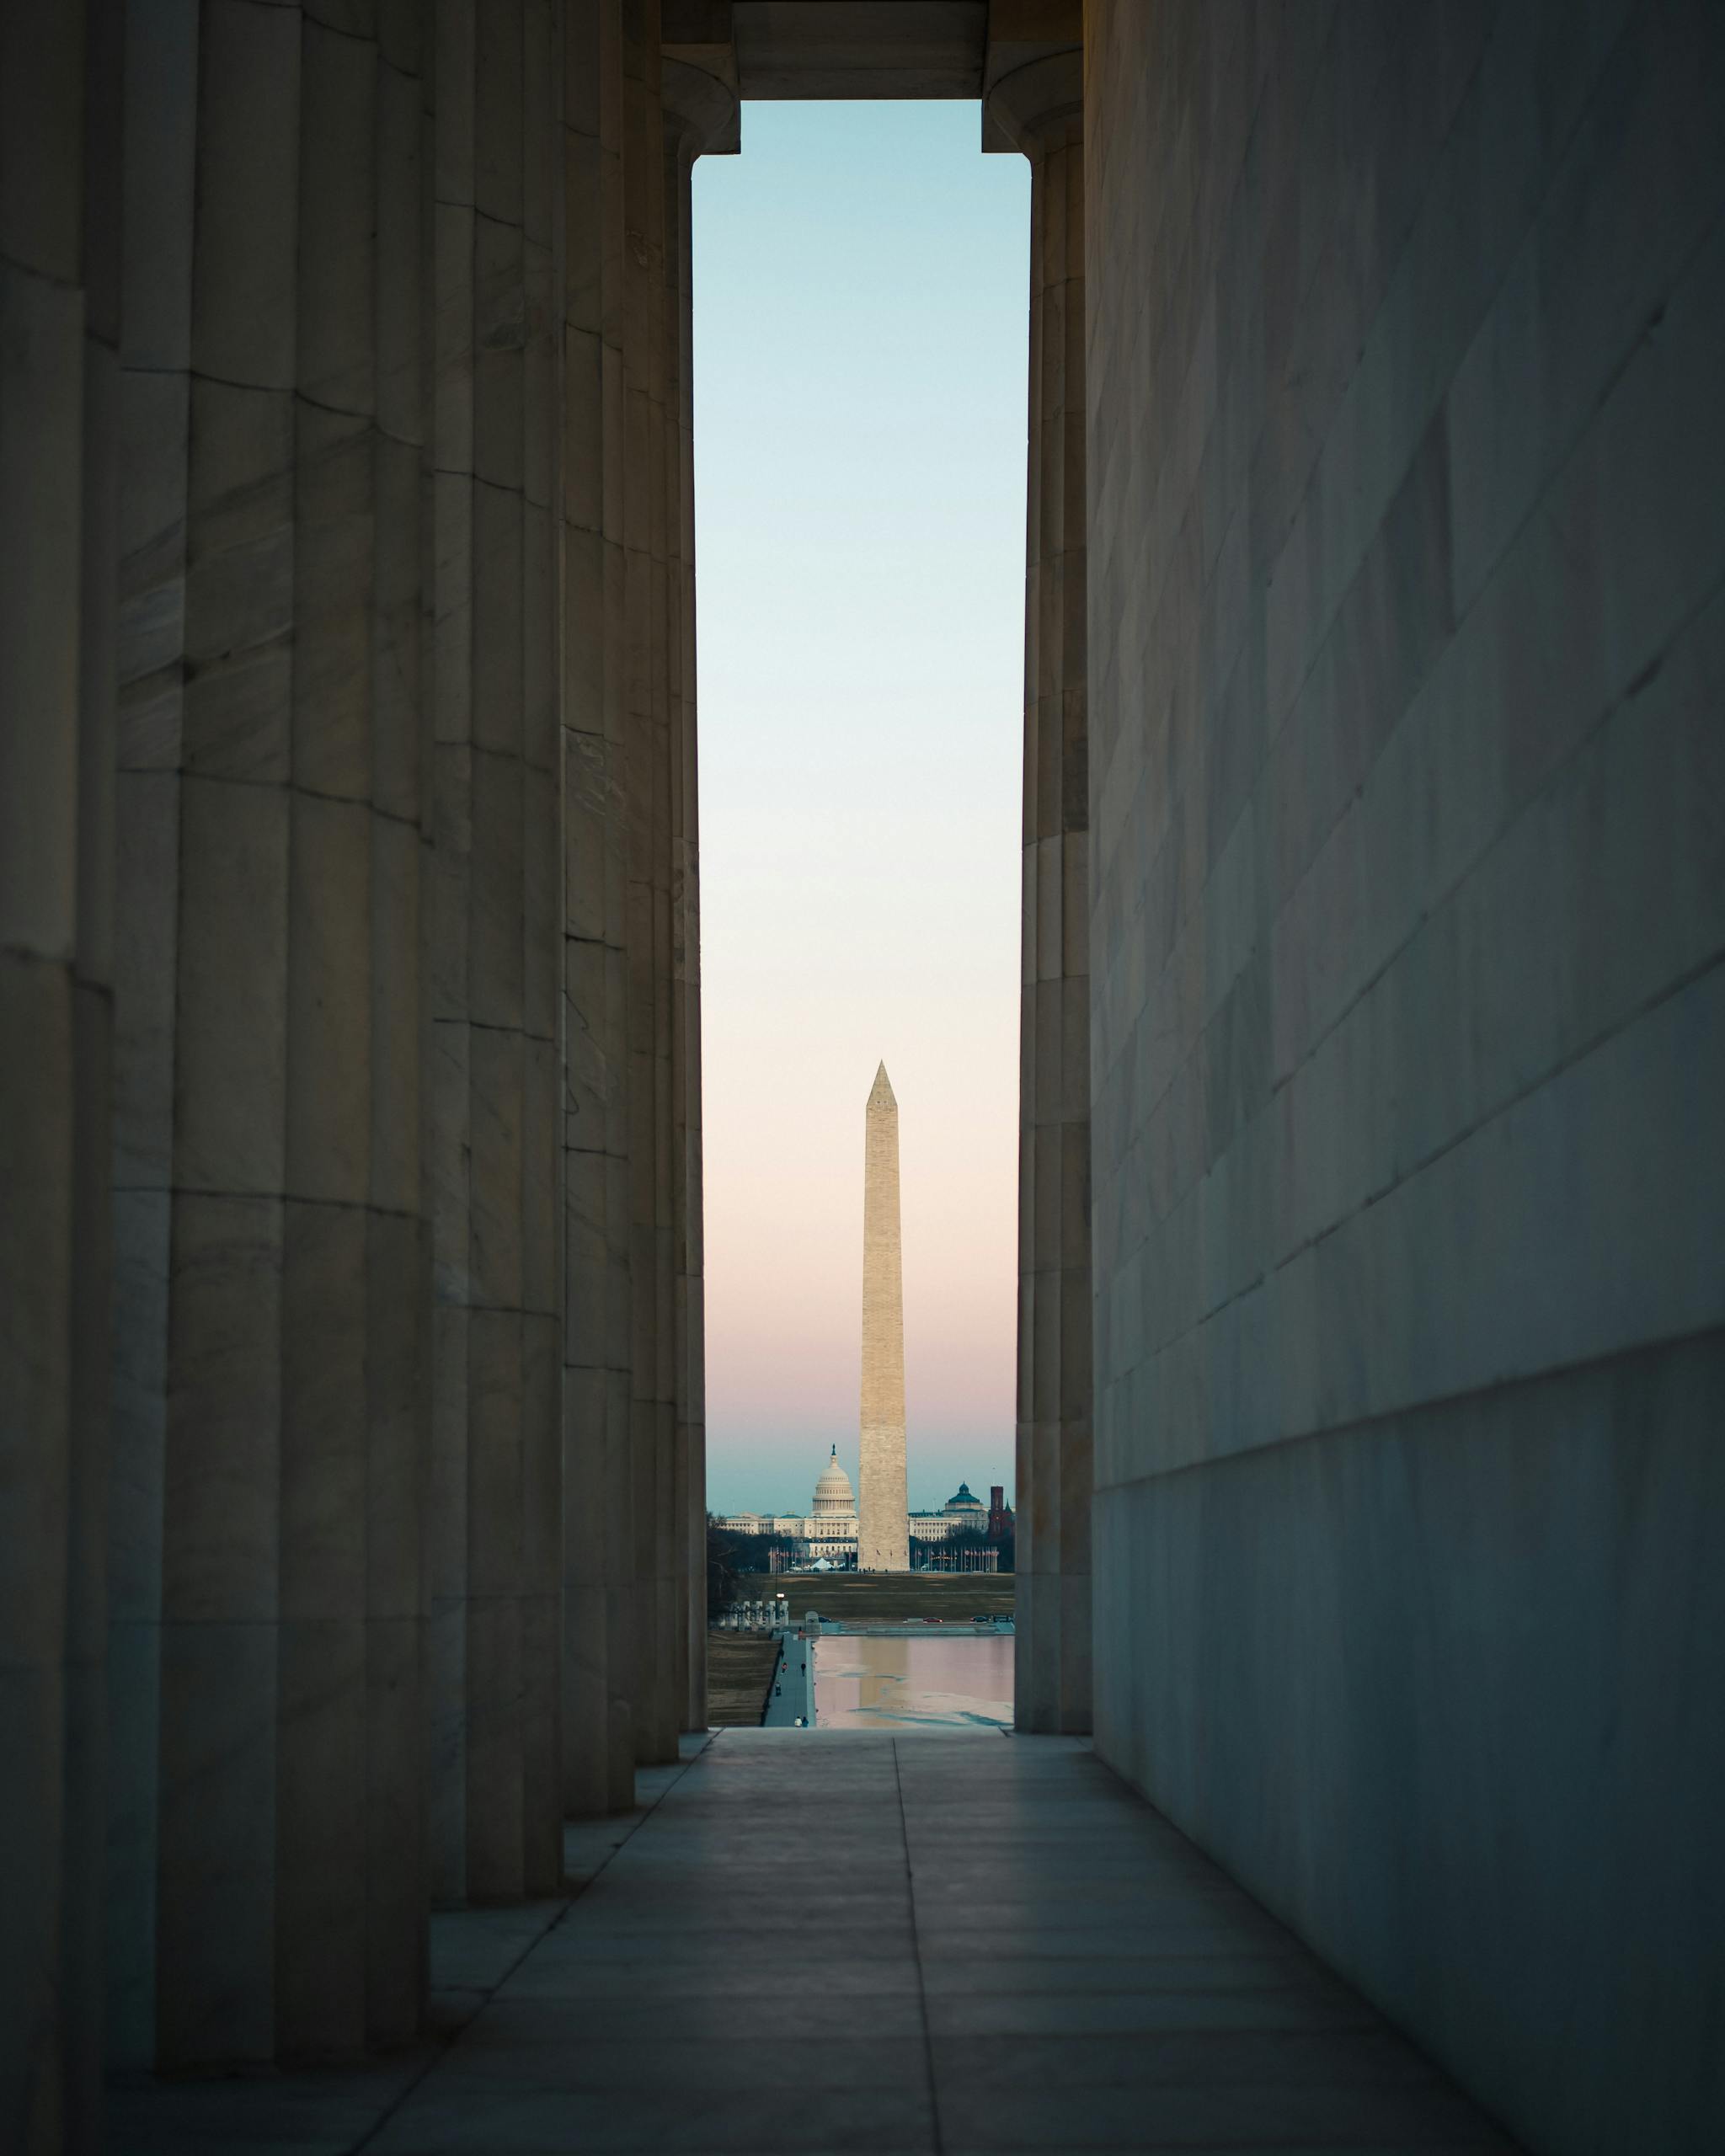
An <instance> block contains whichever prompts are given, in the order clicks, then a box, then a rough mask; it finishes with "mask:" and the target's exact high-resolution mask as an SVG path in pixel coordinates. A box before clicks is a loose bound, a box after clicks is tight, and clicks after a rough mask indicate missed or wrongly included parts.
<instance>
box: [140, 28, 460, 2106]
mask: <svg viewBox="0 0 1725 2156" xmlns="http://www.w3.org/2000/svg"><path fill="white" fill-rule="evenodd" d="M418 33H419V18H418V14H417V11H415V10H414V9H412V8H399V7H392V8H382V9H380V10H379V11H378V13H377V18H376V20H375V22H373V21H371V20H370V19H367V20H366V22H365V23H364V24H360V25H356V24H355V23H353V22H351V21H350V20H349V19H348V11H346V10H335V9H326V8H322V7H318V6H312V5H307V7H305V8H290V7H280V8H257V7H254V6H250V5H248V4H246V0H202V4H201V5H194V4H191V3H190V0H187V4H184V5H181V6H178V7H176V6H172V5H164V4H144V0H133V4H132V5H131V8H130V11H129V15H128V24H127V83H128V100H127V125H126V157H127V175H126V177H127V188H126V195H127V201H128V205H129V208H130V216H129V221H128V227H127V232H126V276H125V302H124V307H123V311H122V352H123V360H124V406H123V411H124V453H125V467H124V482H123V487H122V493H121V526H122V536H121V543H120V567H121V600H122V616H121V638H120V683H121V696H120V702H121V710H120V778H119V831H120V847H119V851H120V905H119V920H120V945H119V952H118V961H117V979H118V990H119V995H118V1053H117V1059H116V1096H117V1097H116V1118H115V1183H116V1191H115V1231H116V1251H117V1260H118V1272H119V1282H120V1296H119V1301H118V1311H117V1326H116V1342H115V1481H114V1493H115V1494H114V1513H113V1529H112V1534H111V1540H110V1578H111V1583H112V1609H111V1617H112V1646H111V1672H112V1677H111V1685H110V1692H111V1698H112V1706H113V1719H112V1729H113V1746H112V1748H113V1753H114V1774H113V1804H112V1824H111V1829H110V1864H109V1882H110V1887H109V1892H110V1929H111V1935H112V1942H113V1943H112V1948H111V1954H110V1961H111V1998H112V2000H113V2023H114V2045H113V2049H114V2053H115V2057H116V2058H118V2059H119V2060H120V2061H121V2062H122V2063H128V2064H140V2063H148V2062H149V2061H150V2060H152V2059H153V2060H154V2061H155V2062H156V2063H159V2064H162V2065H165V2066H175V2065H182V2064H193V2063H245V2062H248V2061H265V2060H270V2059H273V2058H279V2057H308V2056H309V2057H329V2056H343V2055H348V2054H351V2053H354V2052H358V2051H360V2049H362V2048H364V2047H366V2046H367V2045H371V2044H384V2043H391V2042H398V2041H407V2040H409V2039H410V2038H411V2037H412V2036H413V2035H414V2032H415V2031H416V2030H417V2027H418V2024H419V2013H420V2010H421V2005H422V2001H423V1997H424V1990H425V1885H424V1867H423V1837H422V1833H421V1828H420V1822H421V1817H422V1806H423V1801H424V1778H423V1739H422V1728H423V1724H422V1718H421V1706H420V1699H419V1662H420V1652H421V1611H422V1580H421V1547H422V1544H421V1535H422V1510H421V1503H422V1498H421V1492H422V1481H423V1463H424V1458H425V1385H424V1382H423V1376H422V1372H423V1368H424V1364H425V1331H426V1326H425V1278H426V1275H425V1261H424V1257H423V1251H424V1247H425V1230H424V1226H423V1219H422V1214H421V1189H420V1150H419V1121H420V1109H419V1097H420V1096H419V1070H420V1062H421V1051H420V1001H419V980H420V952H421V931H420V921H419V879H420V854H421V850H422V848H421V830H420V821H421V813H422V802H421V792H420V775H421V762H422V757H421V742H420V726H421V718H420V714H421V710H422V702H421V698H420V695H419V681H418V665H417V662H418V654H419V632H418V619H419V584H420V566H419V563H420V549H421V530H420V517H419V509H420V492H421V489H420V482H419V459H420V435H421V413H422V400H421V393H420V386H419V349H420V337H419V321H420V314H421V305H422V299H421V280H420V260H421V248H420V241H419V234H420V208H419V205H420V189H421V178H420V164H419V142H420V121H419V106H420V89H419V80H418V77H419V69H420V64H421V54H420V51H419V34H418ZM308 146H310V147H309V148H308ZM313 150H314V152H315V154H312V151H313Z"/></svg>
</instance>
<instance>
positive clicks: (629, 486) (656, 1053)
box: [622, 0, 682, 1764]
mask: <svg viewBox="0 0 1725 2156" xmlns="http://www.w3.org/2000/svg"><path fill="white" fill-rule="evenodd" d="M622 70H623V133H622V179H623V223H624V232H623V263H622V277H623V284H622V293H623V307H622V332H623V346H622V355H623V396H624V423H623V443H622V451H623V466H622V474H623V476H622V486H623V607H624V623H625V637H624V674H623V684H624V704H625V719H626V723H627V728H628V750H627V771H628V931H627V933H628V1118H629V1186H630V1220H631V1236H630V1260H631V1262H630V1273H631V1283H632V1284H631V1312H630V1315H631V1331H632V1335H633V1339H632V1365H633V1391H632V1394H631V1403H632V1404H631V1434H630V1449H631V1454H632V1458H633V1471H634V1549H635V1598H636V1634H635V1672H636V1675H635V1702H634V1704H635V1756H636V1758H637V1759H638V1761H639V1762H641V1763H642V1764H649V1763H651V1762H654V1761H660V1760H666V1759H673V1758H676V1741H677V1732H678V1730H679V1728H680V1726H681V1720H682V1702H681V1697H680V1695H679V1691H678V1687H677V1681H676V1669H677V1641H678V1635H679V1626H678V1622H677V1593H676V1582H677V1570H676V1556H675V1552H676V1546H677V1541H678V1538H677V1536H676V1534H675V1533H674V1530H673V1513H674V1504H675V1492H674V1484H675V1450H676V1367H675V1357H676V1317H675V1312H676V1273H675V1265H674V1257H675V1252H674V1247H673V1239H674V1232H675V1230H674V1219H673V1174H672V1129H671V975H672V958H671V950H672V939H671V774H672V760H671V682H670V651H669V613H668V606H669V594H670V515H669V497H668V493H667V485H666V477H665V473H666V462H667V454H666V452H667V440H666V416H665V254H664V250H665V159H664V135H663V121H662V118H661V111H660V46H659V8H658V5H657V0H644V4H642V5H640V6H639V7H631V8H626V9H625V11H624V17H623V44H622Z"/></svg>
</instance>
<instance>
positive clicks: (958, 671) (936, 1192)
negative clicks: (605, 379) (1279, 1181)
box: [694, 104, 1030, 1509]
mask: <svg viewBox="0 0 1725 2156" xmlns="http://www.w3.org/2000/svg"><path fill="white" fill-rule="evenodd" d="M979 137H980V119H979V114H978V109H977V108H976V106H975V105H974V104H819V105H812V104H811V105H803V104H748V105H745V107H744V111H743V152H742V154H741V156H740V157H706V158H702V160H701V161H700V163H698V164H697V166H696V168H695V177H694V308H695V314H694V371H695V442H696V516H697V563H698V579H699V584H698V602H697V603H698V607H699V663H700V684H699V687H700V725H701V804H702V805H701V814H702V831H701V842H702V965H703V1017H704V1026H705V1042H704V1055H705V1098H704V1103H703V1106H704V1114H705V1139H706V1162H707V1321H708V1493H709V1500H710V1502H712V1503H713V1504H714V1505H715V1506H716V1507H719V1508H734V1507H740V1506H749V1507H751V1508H754V1507H760V1508H766V1507H772V1508H798V1509H800V1508H803V1507H804V1506H805V1505H806V1504H807V1502H808V1501H809V1492H810V1491H811V1490H812V1488H813V1486H814V1477H815V1476H816V1474H817V1473H818V1472H819V1470H820V1466H821V1465H822V1464H823V1462H824V1461H825V1457H826V1453H827V1448H828V1446H829V1445H830V1444H835V1443H836V1444H837V1445H838V1449H839V1457H840V1459H841V1460H842V1461H844V1463H845V1465H846V1467H847V1469H848V1470H849V1471H850V1472H851V1474H852V1476H853V1478H854V1476H855V1474H856V1470H857V1381H858V1356H859V1345H858V1342H859V1331H860V1297H861V1280H862V1256H861V1241H862V1211H863V1184H862V1162H863V1102H864V1101H865V1099H866V1098H867V1097H868V1088H869V1086H870V1084H871V1083H872V1082H873V1076H874V1070H875V1065H876V1064H877V1062H879V1060H880V1059H882V1058H883V1057H884V1059H885V1061H886V1064H887V1067H888V1070H889V1072H890V1073H891V1075H892V1081H893V1085H894V1088H895V1091H896V1092H897V1095H898V1098H899V1104H900V1155H901V1163H900V1173H901V1182H902V1192H903V1219H904V1235H905V1385H906V1395H907V1410H908V1421H909V1428H910V1437H909V1448H910V1449H909V1463H910V1477H911V1502H912V1503H913V1504H914V1505H921V1504H933V1503H937V1502H939V1501H940V1500H941V1499H943V1498H944V1497H947V1496H948V1495H949V1494H950V1493H951V1492H952V1491H953V1488H954V1487H955V1486H956V1485H957V1482H958V1481H959V1478H960V1476H964V1477H967V1478H968V1479H969V1481H970V1483H971V1484H972V1486H974V1487H979V1488H984V1489H985V1486H986V1485H987V1484H988V1483H989V1482H991V1481H1002V1482H1005V1483H1007V1485H1008V1486H1009V1487H1010V1485H1011V1482H1012V1413H1013V1401H1012V1394H1013V1374H1012V1373H1013V1359H1014V1328H1015V1315H1014V1312H1015V1298H1016V1286H1015V1271H1016V1259H1015V1254H1014V1248H1013V1240H1014V1235H1015V1232H1016V1230H1015V1221H1016V1206H1017V1199H1016V1175H1017V1028H1018V1003H1017V969H1018V890H1019V786H1020V772H1019V763H1020V757H1021V753H1022V750H1021V743H1022V737H1023V716H1022V706H1023V579H1024V456H1025V409H1026V352H1027V330H1028V318H1027V309H1028V275H1029V268H1028V263H1029V196H1030V181H1029V169H1028V166H1027V165H1025V163H1023V160H1022V159H1020V158H1018V157H984V156H983V155H982V154H981V153H980V150H979V148H978V147H977V146H978V141H979Z"/></svg>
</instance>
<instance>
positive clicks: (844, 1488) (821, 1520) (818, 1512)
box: [804, 1445, 857, 1559]
mask: <svg viewBox="0 0 1725 2156" xmlns="http://www.w3.org/2000/svg"><path fill="white" fill-rule="evenodd" d="M804 1540H805V1541H806V1542H807V1544H808V1545H809V1557H810V1558H811V1559H814V1558H816V1557H831V1558H838V1557H841V1556H846V1554H848V1553H850V1552H852V1551H854V1550H855V1549H856V1547H857V1499H856V1494H855V1492H853V1491H852V1488H851V1478H850V1476H848V1475H846V1472H845V1470H844V1469H843V1468H842V1467H841V1466H840V1465H839V1449H838V1447H837V1446H836V1445H835V1446H834V1447H833V1449H832V1456H831V1457H830V1459H829V1460H828V1461H827V1463H826V1465H825V1467H824V1468H822V1470H820V1481H818V1482H817V1483H816V1484H815V1486H814V1504H813V1505H812V1506H811V1507H810V1508H809V1517H808V1518H807V1519H806V1520H805V1521H804Z"/></svg>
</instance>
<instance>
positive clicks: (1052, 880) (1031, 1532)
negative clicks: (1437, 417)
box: [984, 24, 1091, 1733]
mask: <svg viewBox="0 0 1725 2156" xmlns="http://www.w3.org/2000/svg"><path fill="white" fill-rule="evenodd" d="M1044 27H1045V28H1046V27H1050V25H1048V24H1044ZM1072 27H1073V28H1074V29H1076V25H1073V26H1072ZM1082 88H1083V82H1082V65H1081V54H1080V51H1079V50H1078V47H1077V45H1076V42H1074V43H1072V44H1071V45H1069V46H1068V47H1067V49H1066V50H1065V51H1060V52H1052V53H1051V52H1039V53H1037V54H1036V55H1035V56H1032V57H1028V58H1026V59H1024V60H1023V61H1022V64H1020V65H1018V66H1016V67H1011V68H1009V69H1007V71H1006V72H1002V73H1001V75H1000V77H998V79H997V80H996V81H995V83H993V85H992V87H991V90H990V93H989V97H988V101H987V104H986V107H985V116H984V139H985V142H992V141H994V140H995V138H996V137H997V138H999V141H1000V142H1001V144H1010V145H1011V146H1012V147H1013V148H1015V149H1017V150H1020V151H1022V152H1023V154H1024V155H1025V156H1026V157H1028V158H1029V160H1030V167H1031V197H1030V204H1031V206H1030V459H1029V477H1028V487H1027V489H1026V510H1027V514H1026V525H1027V533H1028V536H1027V542H1026V562H1025V600H1024V835H1023V844H1024V855H1023V942H1022V949H1023V973H1022V986H1021V1013H1022V1016H1021V1020H1020V1038H1019V1088H1018V1098H1019V1139H1018V1149H1019V1150H1018V1209H1019V1225H1018V1405H1017V1550H1016V1556H1015V1560H1014V1562H1015V1565H1016V1568H1017V1576H1018V1604H1017V1637H1016V1642H1015V1669H1016V1673H1015V1684H1016V1700H1015V1705H1014V1715H1015V1719H1016V1721H1017V1726H1018V1727H1019V1728H1020V1729H1024V1730H1036V1731H1043V1732H1063V1733H1071V1732H1081V1731H1085V1730H1087V1729H1088V1728H1089V1726H1090V1587H1089V1581H1090V1489H1091V1481H1090V1477H1091V1397H1090V1025H1089V995H1088V990H1089V970H1090V960H1089V949H1090V938H1089V917H1088V889H1087V884H1088V866H1089V858H1090V856H1089V844H1090V841H1089V830H1090V799H1089V789H1088V750H1089V736H1088V718H1087V709H1086V646H1085V611H1084V609H1085V599H1084V593H1085V483H1084V433H1083V417H1084V141H1083V125H1082Z"/></svg>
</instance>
